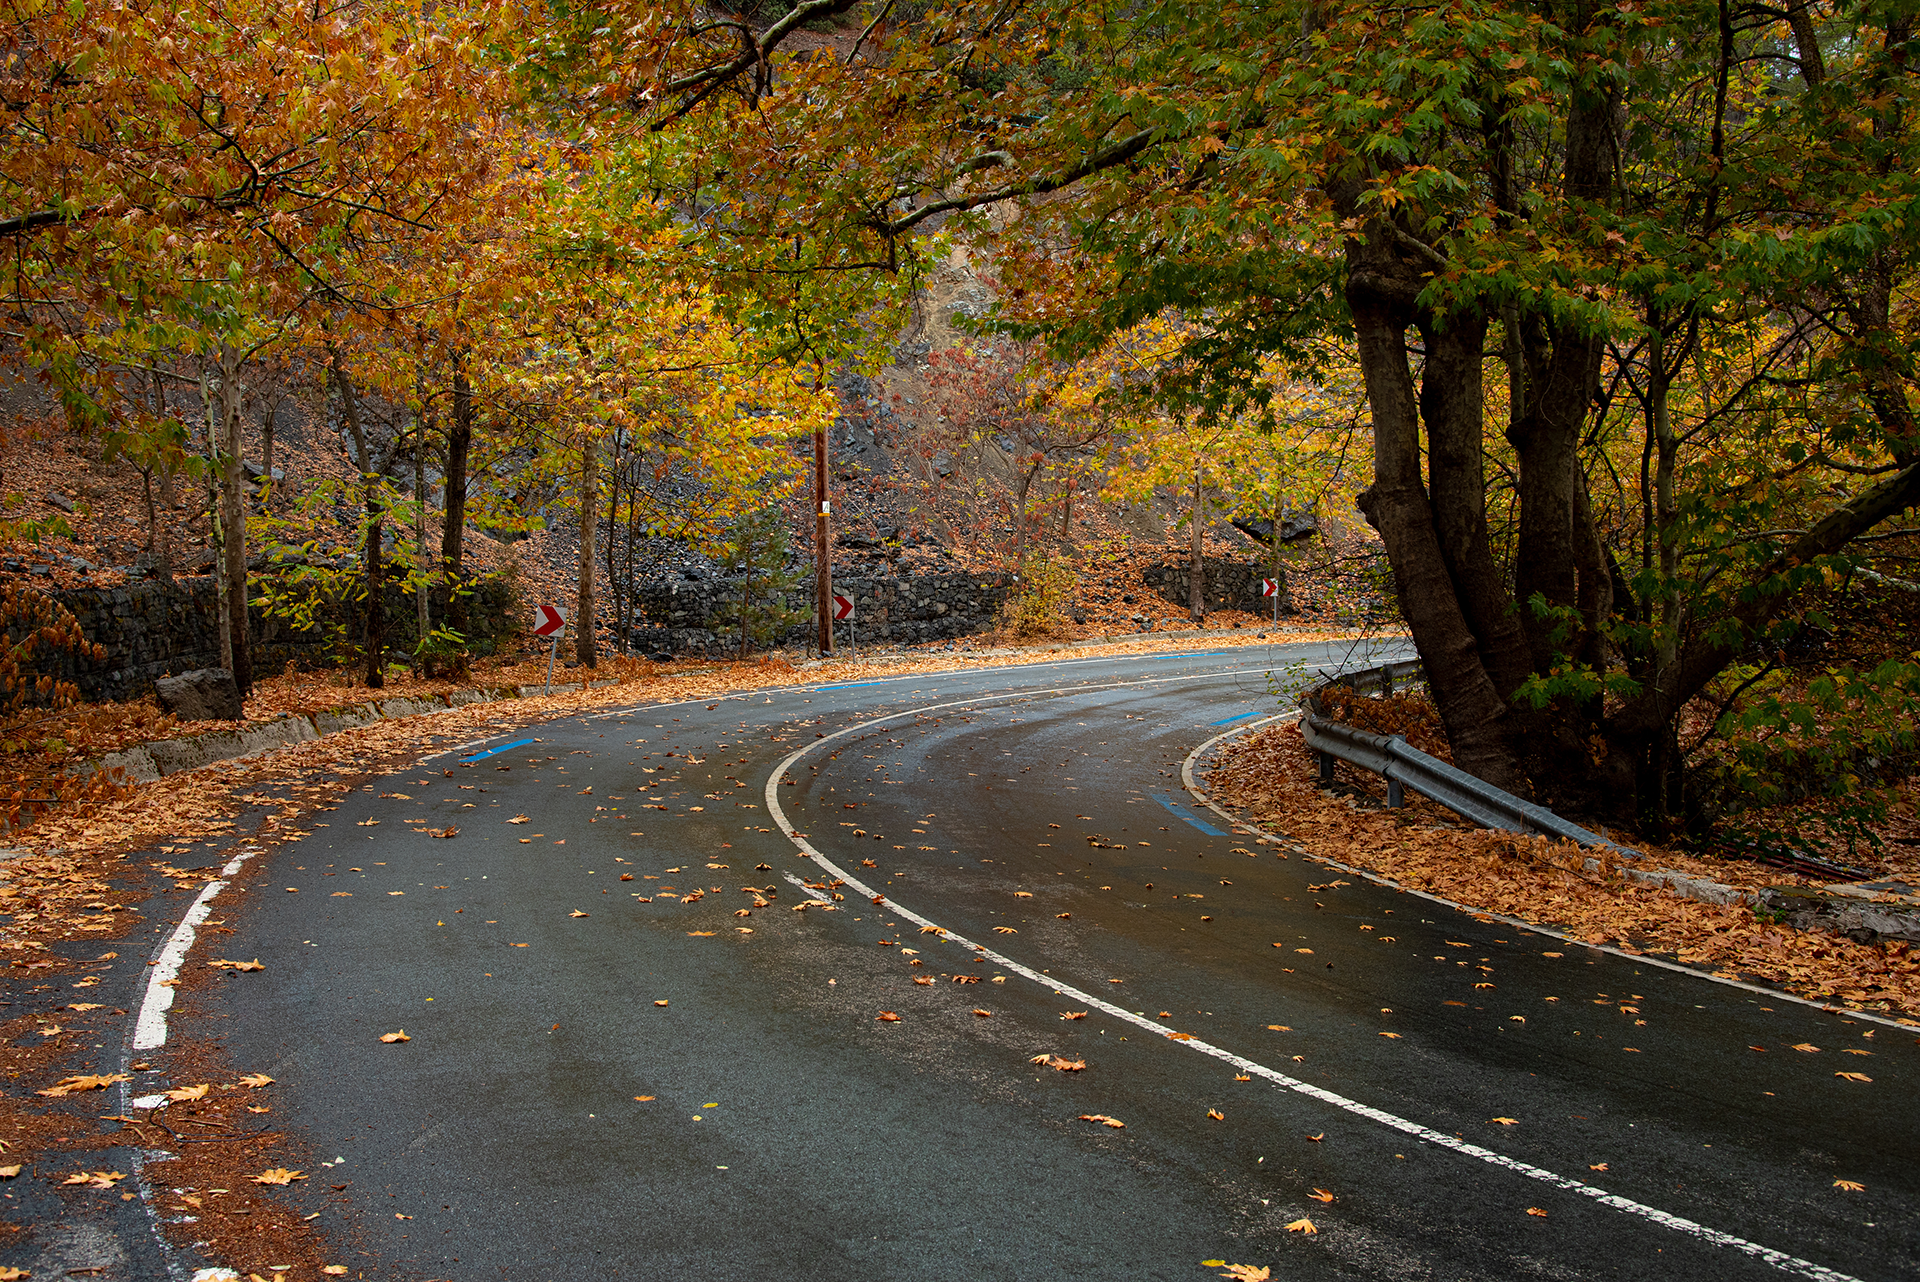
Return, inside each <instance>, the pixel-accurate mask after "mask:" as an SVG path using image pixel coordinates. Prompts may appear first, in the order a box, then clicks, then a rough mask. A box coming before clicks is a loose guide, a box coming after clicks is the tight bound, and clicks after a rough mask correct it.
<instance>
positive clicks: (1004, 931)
mask: <svg viewBox="0 0 1920 1282" xmlns="http://www.w3.org/2000/svg"><path fill="white" fill-rule="evenodd" d="M993 933H994V934H996V935H1017V934H1019V933H1020V932H1019V931H1017V930H1015V929H1014V928H1013V927H1011V926H995V927H994V928H993Z"/></svg>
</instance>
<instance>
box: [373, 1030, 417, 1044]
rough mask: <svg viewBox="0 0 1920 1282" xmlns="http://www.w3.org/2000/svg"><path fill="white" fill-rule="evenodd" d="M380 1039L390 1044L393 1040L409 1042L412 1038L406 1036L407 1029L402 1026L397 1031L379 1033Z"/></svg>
mask: <svg viewBox="0 0 1920 1282" xmlns="http://www.w3.org/2000/svg"><path fill="white" fill-rule="evenodd" d="M380 1040H381V1041H383V1042H386V1043H388V1044H392V1043H394V1042H410V1041H412V1040H413V1038H411V1037H409V1036H407V1030H406V1029H404V1028H402V1029H400V1030H399V1031H397V1032H392V1033H382V1034H380Z"/></svg>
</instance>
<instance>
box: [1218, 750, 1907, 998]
mask: <svg viewBox="0 0 1920 1282" xmlns="http://www.w3.org/2000/svg"><path fill="white" fill-rule="evenodd" d="M1299 716H1300V714H1299V713H1297V712H1283V713H1281V714H1279V715H1278V716H1273V717H1268V718H1267V719H1266V720H1264V721H1255V722H1251V723H1249V724H1247V725H1244V726H1240V727H1238V728H1237V729H1233V730H1228V731H1226V732H1225V733H1224V734H1217V735H1215V736H1213V738H1211V739H1209V740H1207V741H1206V742H1205V743H1203V744H1201V745H1200V746H1199V747H1197V748H1195V749H1194V750H1193V751H1192V752H1189V753H1188V754H1187V759H1186V760H1185V761H1184V762H1182V763H1181V764H1180V781H1181V782H1182V783H1184V784H1185V785H1186V786H1187V793H1188V795H1190V796H1191V797H1192V798H1193V799H1194V801H1196V802H1197V803H1199V804H1200V805H1203V806H1205V807H1206V808H1207V809H1209V810H1211V811H1213V813H1214V814H1216V815H1219V816H1220V817H1221V818H1222V819H1225V820H1226V821H1227V822H1228V823H1230V824H1232V825H1233V827H1234V831H1236V832H1247V833H1252V834H1253V835H1254V836H1256V837H1265V838H1266V839H1267V840H1269V841H1271V842H1275V843H1277V844H1279V845H1283V846H1286V847H1288V848H1289V849H1291V850H1292V851H1293V852H1294V853H1295V854H1297V855H1301V856H1304V857H1305V858H1308V859H1311V860H1313V861H1314V862H1315V863H1318V864H1324V865H1325V866H1326V867H1328V868H1334V869H1338V870H1339V871H1340V872H1344V873H1349V874H1351V875H1353V876H1355V877H1364V878H1366V879H1367V880H1368V881H1370V882H1372V883H1373V884H1374V885H1376V886H1384V887H1386V888H1388V889H1389V890H1396V891H1399V892H1400V893H1401V894H1406V895H1413V896H1415V897H1416V898H1419V899H1424V900H1426V901H1427V902H1428V903H1430V904H1439V905H1440V906H1441V907H1443V908H1452V909H1456V910H1457V911H1459V912H1463V913H1466V914H1468V915H1469V916H1471V917H1474V918H1480V919H1485V920H1487V921H1497V922H1499V923H1500V924H1501V925H1503V926H1511V927H1513V928H1514V929H1515V930H1525V931H1530V932H1531V933H1533V934H1536V935H1543V936H1545V937H1546V938H1548V939H1553V940H1558V941H1559V942H1560V943H1563V944H1571V945H1573V946H1574V947H1575V948H1591V949H1594V950H1595V951H1597V952H1603V953H1610V954H1612V955H1613V956H1615V957H1618V958H1620V959H1621V960H1622V961H1630V962H1632V963H1633V964H1634V965H1636V966H1640V965H1646V966H1656V967H1658V968H1659V969H1661V970H1670V971H1672V972H1673V973H1674V974H1676V975H1686V976H1689V977H1691V978H1693V979H1704V980H1707V981H1708V982H1709V983H1714V984H1720V985H1723V986H1725V987H1727V988H1737V989H1739V990H1740V991H1741V992H1743V993H1755V994H1758V995H1759V996H1761V997H1765V998H1766V999H1767V1000H1769V1001H1782V1002H1793V1003H1794V1004H1795V1005H1799V1006H1805V1007H1807V1008H1808V1009H1809V1010H1817V1011H1819V1012H1820V1013H1822V1014H1824V1015H1845V1016H1847V1017H1849V1018H1853V1019H1864V1020H1868V1021H1870V1022H1872V1023H1875V1024H1884V1025H1886V1026H1887V1027H1888V1028H1897V1029H1900V1030H1901V1031H1903V1032H1909V1033H1910V1032H1912V1031H1913V1030H1914V1027H1915V1025H1914V1023H1913V1022H1912V1021H1911V1020H1906V1021H1902V1020H1898V1019H1891V1018H1889V1017H1887V1016H1885V1015H1876V1014H1874V1013H1873V1012H1872V1011H1868V1010H1856V1009H1854V1008H1853V1007H1851V1006H1834V1005H1831V1004H1829V1003H1826V1002H1817V1001H1814V1000H1813V999H1811V998H1808V997H1798V996H1795V995H1794V994H1793V993H1790V992H1787V991H1786V990H1785V989H1781V988H1768V987H1767V986H1766V985H1764V984H1751V983H1748V982H1747V981H1746V980H1744V979H1731V978H1729V977H1727V976H1725V975H1716V974H1714V973H1713V972H1712V971H1706V970H1699V969H1696V968H1695V967H1692V966H1686V965H1682V964H1681V963H1680V962H1670V961H1666V960H1664V959H1662V958H1659V957H1649V956H1647V955H1646V954H1645V953H1630V952H1627V951H1626V950H1625V949H1623V948H1615V947H1614V946H1613V945H1612V944H1590V943H1588V942H1587V941H1586V940H1584V939H1579V938H1576V937H1575V936H1573V935H1569V934H1566V933H1565V932H1563V931H1558V930H1555V929H1554V928H1553V927H1551V926H1542V925H1541V924H1540V923H1538V922H1532V921H1526V920H1524V919H1522V918H1519V917H1509V916H1507V915H1506V914H1505V913H1495V912H1488V911H1487V910H1486V909H1484V908H1475V907H1474V906H1473V905H1471V904H1463V903H1459V902H1457V901H1455V900H1452V899H1446V898H1443V897H1441V896H1439V895H1435V894H1431V893H1429V892H1428V891H1424V890H1418V889H1416V888H1414V887H1412V886H1404V885H1402V884H1400V883H1399V882H1397V881H1395V880H1394V879H1393V878H1391V877H1384V876H1382V875H1380V874H1379V873H1376V872H1369V871H1368V870H1367V869H1365V868H1356V867H1354V866H1353V865H1352V864H1346V863H1341V862H1340V861H1339V860H1338V859H1335V858H1333V857H1331V856H1329V855H1323V854H1319V853H1318V852H1316V851H1312V850H1309V849H1307V848H1306V847H1305V846H1303V845H1301V844H1300V842H1298V841H1297V840H1295V839H1294V838H1292V837H1289V836H1287V835H1286V834H1285V833H1278V832H1268V831H1267V830H1266V829H1265V828H1260V827H1256V826H1255V825H1253V824H1250V823H1248V822H1247V821H1246V820H1244V819H1240V818H1237V817H1235V816H1234V815H1233V814H1231V813H1230V812H1228V811H1227V810H1225V809H1223V808H1222V807H1221V806H1220V805H1218V804H1217V803H1216V802H1215V801H1214V800H1213V797H1212V794H1210V793H1208V792H1207V791H1206V790H1205V789H1204V788H1202V787H1201V786H1200V784H1199V782H1198V780H1196V779H1195V778H1194V773H1193V769H1194V766H1195V765H1197V764H1198V763H1199V761H1200V758H1201V757H1203V756H1205V755H1206V753H1207V752H1208V751H1209V750H1210V749H1212V747H1213V745H1215V744H1216V743H1219V742H1221V741H1222V740H1223V739H1231V738H1233V737H1234V736H1235V735H1243V734H1252V733H1253V732H1254V731H1255V730H1263V729H1265V728H1266V727H1268V726H1270V725H1274V724H1275V723H1277V722H1281V721H1294V720H1298V719H1299Z"/></svg>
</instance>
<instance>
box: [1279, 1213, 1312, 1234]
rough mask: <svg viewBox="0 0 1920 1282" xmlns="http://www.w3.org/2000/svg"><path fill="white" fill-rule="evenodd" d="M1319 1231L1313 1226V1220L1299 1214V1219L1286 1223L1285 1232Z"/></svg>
mask: <svg viewBox="0 0 1920 1282" xmlns="http://www.w3.org/2000/svg"><path fill="white" fill-rule="evenodd" d="M1319 1231H1320V1230H1319V1229H1316V1228H1314V1227H1313V1221H1312V1220H1309V1219H1308V1218H1307V1217H1306V1216H1304V1215H1303V1216H1301V1217H1300V1218H1299V1219H1297V1220H1295V1221H1294V1222H1293V1223H1291V1224H1289V1225H1287V1232H1289V1233H1309V1234H1311V1233H1318V1232H1319Z"/></svg>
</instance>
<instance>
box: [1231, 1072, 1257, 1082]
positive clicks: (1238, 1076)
mask: <svg viewBox="0 0 1920 1282" xmlns="http://www.w3.org/2000/svg"><path fill="white" fill-rule="evenodd" d="M1233 1080H1234V1081H1236V1082H1251V1081H1252V1080H1253V1078H1251V1077H1249V1076H1248V1075H1247V1074H1245V1073H1235V1074H1234V1075H1233Z"/></svg>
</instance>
